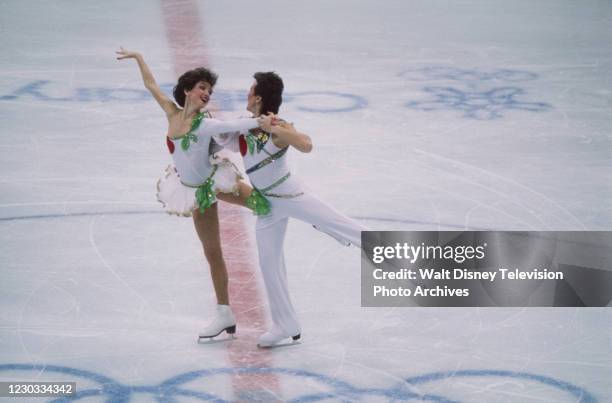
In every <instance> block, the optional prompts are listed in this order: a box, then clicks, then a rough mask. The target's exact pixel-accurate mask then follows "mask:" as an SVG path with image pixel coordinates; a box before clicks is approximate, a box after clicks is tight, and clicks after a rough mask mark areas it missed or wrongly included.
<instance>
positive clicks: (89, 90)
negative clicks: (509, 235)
mask: <svg viewBox="0 0 612 403" xmlns="http://www.w3.org/2000/svg"><path fill="white" fill-rule="evenodd" d="M610 21H612V3H610V2H607V1H590V2H573V1H540V2H530V1H516V2H502V1H460V2H446V1H414V2H404V1H385V2H375V1H366V2H349V1H334V2H327V1H309V2H301V3H295V2H283V1H276V2H267V1H261V2H247V1H235V2H222V1H202V2H196V1H187V0H186V1H179V0H175V1H163V2H155V1H130V2H121V1H105V2H93V1H84V2H70V1H57V2H50V1H28V2H22V1H17V0H8V1H3V2H2V3H1V4H0V32H1V34H2V35H1V36H0V38H1V39H0V43H2V52H1V53H0V128H1V133H2V136H1V138H0V147H1V150H0V156H1V160H0V161H1V163H2V167H3V169H2V174H0V189H1V192H0V228H1V231H0V241H1V242H0V256H1V257H2V261H1V269H0V270H1V282H0V304H1V310H0V381H5V380H20V381H23V380H46V381H50V380H62V381H67V380H72V381H76V382H77V389H78V391H79V395H78V398H79V399H78V400H79V401H84V402H85V401H86V402H104V401H109V402H110V401H112V402H126V401H131V402H151V401H160V402H191V401H206V400H215V399H217V400H229V401H248V400H262V401H325V402H344V401H363V402H377V401H414V402H421V401H422V402H425V401H427V402H429V401H433V402H609V401H612V388H610V379H611V378H612V326H611V324H612V311H610V310H609V309H606V308H601V309H596V308H588V309H586V308H547V309H543V308H528V309H521V308H495V309H478V308H395V309H392V308H361V307H360V269H359V263H360V262H359V259H360V256H359V251H358V250H356V249H349V248H342V247H341V246H339V245H338V244H337V243H336V242H335V241H334V240H333V239H330V238H328V237H326V236H325V235H322V234H320V233H318V232H316V231H313V230H312V229H311V228H310V227H309V226H308V225H305V224H302V223H299V222H292V224H291V225H290V226H289V231H288V235H287V240H286V258H287V264H288V271H289V281H290V287H291V293H292V297H293V302H294V305H295V306H296V309H297V310H298V314H299V317H300V319H301V321H302V328H303V342H302V343H301V344H299V345H295V346H291V347H283V348H278V349H275V350H272V351H267V350H258V349H257V348H256V347H255V342H256V338H257V336H258V335H259V334H260V333H261V332H262V331H263V330H264V329H265V328H266V324H267V323H266V314H265V313H266V312H267V310H266V309H267V305H266V298H265V293H264V290H263V286H262V285H261V280H260V274H259V272H258V269H257V265H256V263H255V262H256V250H255V248H254V230H253V226H254V218H253V217H252V216H251V215H250V213H248V212H247V211H241V210H239V209H236V208H227V207H226V206H222V207H223V208H222V225H223V233H222V235H223V241H224V248H225V249H224V251H225V256H226V260H227V263H228V266H229V270H230V273H231V274H230V282H231V284H230V288H231V295H232V298H233V301H234V302H235V305H234V306H235V308H234V309H237V310H238V311H239V312H238V337H237V338H236V339H235V340H234V341H231V342H220V343H214V344H208V345H201V344H197V343H196V336H197V333H198V330H199V329H201V328H202V327H203V326H204V325H205V324H206V323H207V321H208V320H209V319H210V318H211V316H212V314H213V311H214V293H213V290H212V286H211V282H210V278H209V274H208V267H207V264H206V262H205V260H204V258H203V255H202V252H201V247H200V245H199V241H198V240H197V237H196V234H195V231H194V229H193V224H192V222H191V220H190V219H185V218H177V217H172V216H168V215H166V214H165V213H163V211H162V209H161V206H160V205H159V204H158V203H157V202H156V200H155V183H156V181H157V178H158V177H160V175H161V173H162V171H163V169H164V168H165V167H166V165H167V164H168V163H169V162H170V156H169V155H168V152H167V150H166V146H165V140H164V135H165V130H166V123H165V119H164V117H163V115H162V112H161V110H159V108H158V106H157V105H156V104H155V102H154V101H153V100H152V98H151V97H150V96H149V95H148V93H147V92H146V91H145V90H144V88H143V86H142V83H141V79H140V75H139V73H138V69H137V67H136V64H135V63H134V62H133V61H131V60H125V61H121V62H119V61H116V60H115V55H114V51H115V50H116V49H118V47H119V46H124V47H126V48H128V49H134V50H139V51H141V52H142V53H143V54H144V56H145V59H146V61H147V62H148V64H149V66H150V67H151V69H152V70H153V73H154V74H155V76H156V78H157V80H158V82H159V83H160V84H162V85H163V86H164V88H166V89H168V90H169V89H171V88H172V85H173V84H174V82H175V81H176V78H177V76H178V74H180V73H182V72H183V71H184V70H186V69H188V68H192V67H195V66H196V65H198V64H204V63H205V64H207V65H208V66H209V67H211V68H212V69H213V70H215V71H216V72H218V73H219V75H220V79H219V82H218V84H217V87H216V89H215V94H214V95H213V101H214V106H215V107H216V109H217V110H218V111H217V115H218V116H224V117H233V116H239V115H242V114H244V113H245V109H244V108H245V105H246V94H247V91H248V88H249V86H250V84H251V83H252V74H253V73H254V72H256V71H262V70H263V71H268V70H274V71H276V72H278V73H279V74H280V75H281V76H282V77H283V79H284V81H285V91H286V94H285V102H284V104H283V107H282V108H281V115H282V116H284V117H285V118H286V119H288V120H290V121H293V122H294V123H295V125H296V126H297V127H298V128H299V129H301V130H302V131H304V132H306V133H308V134H310V135H311V137H312V139H313V142H314V151H313V152H312V153H311V154H303V155H299V153H297V152H295V150H293V151H291V153H290V155H289V159H290V163H291V166H292V172H293V174H294V175H297V176H299V177H300V178H301V179H302V180H303V181H304V182H306V183H307V184H308V185H309V186H310V188H311V189H312V191H313V192H315V193H317V194H318V195H320V196H321V197H322V198H323V199H325V200H326V201H328V202H329V203H330V204H332V205H334V206H335V207H336V208H338V209H339V210H341V211H343V212H345V213H346V214H348V215H350V216H351V217H354V218H356V219H357V220H359V221H360V222H362V223H363V224H364V225H367V226H368V227H370V228H372V229H376V230H462V229H498V230H611V229H612V209H611V207H612V205H611V203H610V200H611V196H612V181H611V180H610V178H611V177H612V169H611V167H612V163H611V161H612V134H611V133H612V132H611V129H612V119H611V116H612V48H611V47H610V43H612V29H611V28H610ZM182 25H184V27H183V28H184V30H181V26H182ZM0 400H2V399H0ZM4 400H9V399H4ZM39 400H43V401H44V400H50V399H49V398H47V399H37V400H35V401H39Z"/></svg>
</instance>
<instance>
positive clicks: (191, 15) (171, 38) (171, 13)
mask: <svg viewBox="0 0 612 403" xmlns="http://www.w3.org/2000/svg"><path fill="white" fill-rule="evenodd" d="M199 4H202V3H199ZM162 11H163V16H164V23H165V26H166V36H167V38H168V44H169V46H170V49H171V51H172V60H173V61H174V70H175V73H176V74H177V77H178V75H180V74H182V73H183V72H185V71H186V70H189V69H192V68H194V67H198V66H209V62H210V61H209V60H208V58H207V52H206V46H205V42H204V39H203V35H202V32H201V28H202V21H201V20H200V10H199V8H198V3H197V2H196V1H195V0H162ZM245 74H248V72H245ZM211 107H212V105H211ZM212 108H213V109H214V107H212ZM219 218H220V221H221V242H222V244H223V255H224V257H225V261H226V264H227V266H228V271H229V277H230V303H231V305H232V310H233V311H234V314H235V315H236V320H237V333H236V334H237V336H238V337H237V339H236V340H234V341H232V342H230V343H228V344H227V350H228V355H229V361H230V363H231V365H232V366H233V367H258V368H261V367H272V356H271V353H270V352H269V351H267V350H259V349H257V348H256V343H257V336H258V335H259V333H261V332H262V331H263V329H264V328H265V325H266V318H265V313H264V304H263V302H262V296H261V293H260V288H259V283H258V281H257V257H256V256H257V255H256V253H255V245H254V244H253V239H252V238H253V237H252V236H249V234H252V233H253V229H252V228H247V227H248V226H247V224H246V223H245V220H244V215H243V213H242V212H241V211H240V208H239V207H234V206H231V205H228V204H225V203H223V202H220V203H219ZM211 300H212V298H211ZM207 364H209V365H211V366H222V364H221V363H219V364H218V365H215V364H214V363H207ZM232 386H233V389H234V396H235V398H236V399H237V400H252V399H260V400H261V399H263V400H268V401H269V400H272V399H274V397H277V396H280V385H279V380H278V378H277V377H276V375H274V374H235V375H234V376H233V377H232ZM276 399H279V398H276Z"/></svg>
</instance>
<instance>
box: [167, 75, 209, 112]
mask: <svg viewBox="0 0 612 403" xmlns="http://www.w3.org/2000/svg"><path fill="white" fill-rule="evenodd" d="M200 81H204V82H207V83H208V84H210V87H211V88H212V87H214V86H215V84H217V75H216V74H215V73H213V72H212V71H210V70H208V69H205V68H204V67H198V68H197V69H193V70H189V71H186V72H185V73H183V75H182V76H180V77H179V79H178V82H177V83H176V86H175V87H174V90H172V95H174V100H175V101H176V103H177V104H179V105H180V106H181V107H183V106H185V91H191V90H192V89H193V87H195V85H196V84H197V83H199V82H200Z"/></svg>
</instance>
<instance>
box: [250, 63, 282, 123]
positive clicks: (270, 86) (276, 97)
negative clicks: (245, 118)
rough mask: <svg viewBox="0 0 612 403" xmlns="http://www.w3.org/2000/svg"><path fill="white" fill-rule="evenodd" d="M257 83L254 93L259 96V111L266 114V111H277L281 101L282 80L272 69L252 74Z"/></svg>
mask: <svg viewBox="0 0 612 403" xmlns="http://www.w3.org/2000/svg"><path fill="white" fill-rule="evenodd" d="M253 77H254V78H255V81H256V82H257V84H256V85H255V95H259V96H260V97H261V102H262V104H261V109H260V113H261V114H263V115H266V114H267V113H268V112H272V113H275V114H276V113H278V109H279V108H280V106H281V104H282V103H283V89H284V88H285V87H284V85H283V80H282V79H281V78H280V77H279V76H278V74H276V73H275V72H273V71H268V72H258V73H255V74H254V75H253Z"/></svg>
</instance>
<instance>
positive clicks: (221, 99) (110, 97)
mask: <svg viewBox="0 0 612 403" xmlns="http://www.w3.org/2000/svg"><path fill="white" fill-rule="evenodd" d="M50 84H53V82H52V81H50V80H36V81H32V82H29V83H27V84H25V85H23V86H22V87H20V88H18V89H16V90H14V91H13V92H12V93H11V94H8V95H3V96H0V100H4V101H10V100H17V99H20V98H22V97H28V96H29V97H32V98H34V99H37V100H39V101H46V102H144V101H150V100H151V95H150V94H149V92H148V91H145V90H142V89H136V88H112V87H95V88H83V87H78V88H75V89H74V90H73V93H72V94H70V95H69V96H59V97H58V96H51V95H49V91H51V92H52V90H50V89H49V85H50ZM173 87H174V85H173V84H168V83H165V84H161V85H160V88H161V89H162V91H164V92H165V93H166V94H167V95H168V96H170V97H171V96H172V89H173ZM246 95H247V94H246V92H245V91H227V90H225V91H224V90H220V91H216V92H215V96H214V100H215V102H217V103H218V104H219V108H220V109H221V110H225V111H236V110H238V111H239V110H244V108H245V105H246V98H247V97H246ZM316 96H319V97H325V98H326V99H328V100H329V101H330V102H329V103H330V105H329V106H325V107H322V106H316V105H315V104H316V102H313V103H312V104H300V105H298V106H297V109H298V110H301V111H305V112H317V113H338V112H350V111H354V110H357V109H362V108H365V107H366V106H367V105H368V101H367V100H366V99H365V98H363V97H361V96H359V95H355V94H349V93H343V92H335V91H305V92H295V93H287V94H285V96H284V99H285V101H286V102H287V103H290V102H294V101H300V100H302V99H304V98H306V99H308V98H309V97H316Z"/></svg>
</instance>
